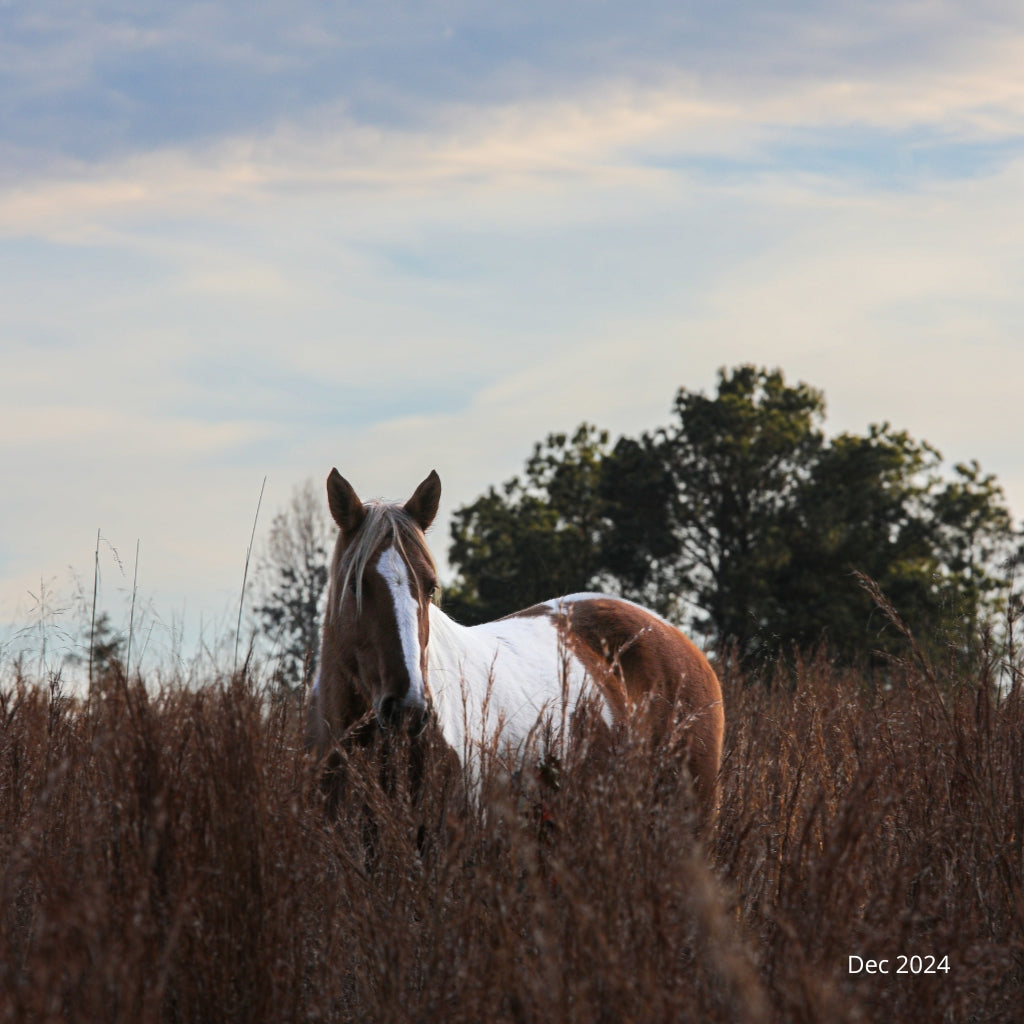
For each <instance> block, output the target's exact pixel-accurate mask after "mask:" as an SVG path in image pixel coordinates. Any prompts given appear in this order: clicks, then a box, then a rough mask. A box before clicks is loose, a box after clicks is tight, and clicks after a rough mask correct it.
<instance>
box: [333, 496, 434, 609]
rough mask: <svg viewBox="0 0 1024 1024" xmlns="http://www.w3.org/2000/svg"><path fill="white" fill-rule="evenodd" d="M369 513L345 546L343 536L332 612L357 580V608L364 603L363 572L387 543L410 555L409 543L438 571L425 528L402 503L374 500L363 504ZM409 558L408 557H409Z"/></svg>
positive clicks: (335, 568) (336, 560)
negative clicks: (407, 550)
mask: <svg viewBox="0 0 1024 1024" xmlns="http://www.w3.org/2000/svg"><path fill="white" fill-rule="evenodd" d="M363 508H364V509H365V510H366V515H365V516H364V518H363V521H362V523H361V524H360V526H359V529H358V530H357V531H356V536H355V538H354V539H353V540H352V541H351V543H350V544H348V546H347V547H345V546H343V544H342V538H341V536H340V535H339V537H338V543H337V544H336V545H335V548H334V556H333V558H332V559H331V588H332V590H331V597H330V602H329V603H330V605H331V608H332V611H333V612H334V613H335V614H337V612H338V610H339V609H340V607H341V602H342V599H343V598H344V596H345V591H346V590H348V588H349V586H350V585H351V583H352V582H353V580H354V581H355V593H356V611H357V612H359V611H361V610H362V605H363V574H364V573H365V572H366V566H367V565H368V564H369V561H370V558H371V557H372V556H373V554H374V553H375V552H376V551H378V550H380V548H381V547H382V546H384V545H386V544H387V543H391V544H394V545H395V547H396V548H398V552H399V554H400V555H401V556H402V557H403V558H406V553H405V551H406V546H407V545H408V546H409V547H410V548H412V549H413V550H415V551H417V552H419V553H420V554H421V555H422V556H423V557H424V558H425V559H426V561H427V563H428V564H429V565H430V567H431V569H432V570H433V571H434V572H435V573H436V572H437V564H436V563H435V562H434V556H433V555H432V554H431V553H430V548H428V547H427V541H426V538H425V537H424V536H423V531H422V530H421V529H420V528H419V526H418V525H417V524H416V523H415V522H414V521H413V518H412V516H410V515H409V513H408V512H406V511H405V509H404V508H402V506H401V505H393V504H390V503H388V502H385V501H371V502H367V503H366V504H364V505H363ZM406 560H408V559H407V558H406Z"/></svg>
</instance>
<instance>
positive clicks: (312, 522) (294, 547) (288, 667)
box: [254, 480, 334, 692]
mask: <svg viewBox="0 0 1024 1024" xmlns="http://www.w3.org/2000/svg"><path fill="white" fill-rule="evenodd" d="M333 544H334V527H333V524H332V523H331V521H330V518H329V517H328V516H327V514H326V512H325V503H324V499H323V497H322V494H321V490H320V488H319V487H317V486H316V485H315V484H314V482H313V481H312V480H307V481H306V482H305V483H304V484H302V485H300V486H298V487H296V488H295V489H294V491H293V492H292V498H291V502H290V503H289V505H288V507H287V508H286V509H285V510H284V511H282V512H279V513H278V514H277V515H276V516H275V517H274V519H273V520H272V522H271V524H270V530H269V533H268V535H267V541H266V548H265V550H264V552H263V554H262V556H261V557H260V559H259V560H258V563H257V572H256V580H257V582H256V590H257V594H258V597H257V601H258V604H257V605H256V607H255V610H254V614H255V616H256V620H257V623H258V626H259V628H260V629H261V630H262V632H263V633H264V634H265V636H266V638H267V639H268V640H269V641H270V643H271V645H272V647H273V650H274V652H275V654H276V657H277V668H276V670H275V680H276V682H277V684H278V686H279V687H281V688H282V689H283V690H285V691H292V692H301V691H302V689H303V688H304V687H305V686H306V685H307V684H308V683H309V681H310V680H311V679H312V677H313V674H314V671H315V663H316V657H317V654H318V650H319V642H320V621H321V617H322V612H323V608H322V600H323V596H324V594H325V592H326V589H327V573H328V561H329V558H330V552H331V550H332V547H333Z"/></svg>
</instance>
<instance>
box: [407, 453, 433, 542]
mask: <svg viewBox="0 0 1024 1024" xmlns="http://www.w3.org/2000/svg"><path fill="white" fill-rule="evenodd" d="M440 501H441V478H440V477H439V476H438V475H437V470H434V469H432V470H431V471H430V476H428V477H427V479H426V480H424V481H423V483H421V484H420V485H419V487H417V488H416V490H415V491H414V492H413V495H412V497H411V498H410V499H409V500H408V501H407V502H406V503H405V505H404V506H403V507H404V508H405V511H406V512H408V513H409V515H410V516H412V520H413V522H414V523H415V524H416V525H417V526H418V527H419V528H420V529H421V530H422V531H423V532H424V533H426V532H427V529H428V528H429V526H430V524H431V523H432V522H433V521H434V516H436V515H437V506H438V504H439V503H440Z"/></svg>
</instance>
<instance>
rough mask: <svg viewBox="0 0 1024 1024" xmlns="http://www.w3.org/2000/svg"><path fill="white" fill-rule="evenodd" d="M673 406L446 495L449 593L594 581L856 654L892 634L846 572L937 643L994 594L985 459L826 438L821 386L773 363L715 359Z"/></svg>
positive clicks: (562, 442) (487, 609)
mask: <svg viewBox="0 0 1024 1024" xmlns="http://www.w3.org/2000/svg"><path fill="white" fill-rule="evenodd" d="M673 413H674V419H673V421H672V422H671V423H670V424H669V425H668V426H667V427H664V428H661V429H658V430H656V431H654V432H651V433H645V434H643V435H641V436H640V437H639V438H635V439H634V438H627V437H623V438H620V439H619V441H618V442H617V443H616V445H615V447H614V448H613V449H612V450H610V451H609V450H608V445H607V435H606V434H604V433H602V432H599V431H597V430H596V428H594V427H591V426H587V425H584V426H583V427H581V428H580V430H579V431H577V433H576V435H575V436H574V437H573V438H572V440H571V441H568V440H566V438H565V435H552V436H550V437H549V438H548V439H547V444H546V447H542V446H541V445H537V446H536V447H535V449H534V453H533V456H532V457H531V459H530V460H529V461H528V462H527V471H526V477H525V481H520V480H519V478H514V479H512V480H510V481H509V482H508V483H507V484H506V485H505V487H504V492H503V493H499V492H497V491H496V490H494V489H493V488H492V489H491V490H490V491H489V492H488V493H487V495H485V496H484V497H483V498H481V499H479V500H478V501H477V502H475V503H473V504H472V505H469V506H467V507H466V508H464V509H460V510H458V511H457V512H456V523H455V526H454V527H453V541H454V543H453V546H452V559H451V560H452V562H453V564H454V565H456V566H457V567H458V568H459V570H460V578H459V581H458V585H457V594H458V595H459V596H460V597H462V598H464V599H465V600H466V606H467V607H468V608H469V609H470V610H471V611H472V612H473V613H474V616H475V617H476V618H477V619H479V618H489V617H494V615H496V614H504V613H506V612H508V611H511V610H513V609H514V608H516V607H521V606H522V605H523V604H528V603H530V602H532V601H536V600H539V599H541V598H543V597H550V596H553V595H555V594H559V593H564V592H566V591H568V590H572V589H590V588H592V587H595V586H597V585H600V586H602V587H603V588H605V589H609V590H611V591H613V592H618V593H621V594H623V595H625V596H628V597H633V598H635V599H637V600H640V601H642V602H643V603H645V604H648V605H651V606H653V607H655V608H656V609H657V610H659V611H661V612H662V614H664V615H666V616H668V617H669V618H672V619H674V620H676V621H687V622H688V624H689V625H691V626H692V625H696V626H698V627H700V628H702V629H704V630H705V631H706V632H708V633H710V634H711V635H712V636H713V637H714V638H715V639H717V640H719V641H727V642H731V643H734V644H736V645H737V648H738V650H739V652H740V653H741V655H742V657H743V658H744V659H746V660H748V661H759V660H763V659H765V658H771V657H774V656H775V655H776V654H777V653H778V652H779V651H780V650H784V651H785V650H787V649H789V648H790V647H792V646H793V645H796V646H798V647H801V648H808V647H811V646H814V645H815V644H817V643H820V642H822V641H827V643H828V644H829V645H830V647H831V648H832V649H833V650H834V651H835V652H836V653H838V654H840V655H842V656H844V657H847V658H856V657H858V656H860V655H862V654H864V653H865V652H867V651H870V650H873V649H876V648H879V647H882V648H885V647H886V646H887V645H888V644H889V643H890V642H892V636H891V633H890V632H887V629H886V623H885V621H884V617H883V616H881V615H880V614H879V613H878V612H877V611H876V610H875V608H874V605H873V603H872V601H871V599H870V597H869V595H868V594H867V593H866V592H865V591H864V589H863V588H862V587H861V586H860V585H859V583H858V581H857V577H856V575H855V574H856V573H857V572H861V573H864V574H866V575H868V576H870V577H871V578H872V579H874V580H876V581H877V582H878V583H879V585H880V587H881V589H882V591H883V592H884V593H885V594H886V595H887V596H888V597H889V598H890V600H891V601H892V603H893V604H894V605H895V607H896V608H897V609H898V610H899V611H900V613H901V615H902V616H903V617H904V620H905V621H906V622H908V623H909V624H910V626H911V627H912V628H913V629H915V631H917V632H918V634H919V637H921V638H925V639H926V640H929V641H934V642H935V643H943V644H948V643H953V644H956V645H961V646H962V645H963V644H964V643H965V642H966V640H967V639H968V638H970V637H971V636H973V635H974V634H975V633H976V632H977V629H978V627H979V624H980V623H981V622H982V621H983V620H984V619H985V617H986V616H987V615H988V614H990V612H991V611H992V609H993V608H994V606H995V603H996V602H997V600H999V599H1000V598H1001V596H1004V595H1005V593H1006V589H1007V581H1006V576H1007V573H1006V572H1005V571H1003V570H1001V568H1000V566H1001V564H1004V563H1005V562H1006V560H1007V558H1008V557H1009V555H1011V554H1012V552H1013V549H1014V545H1015V543H1016V540H1017V538H1016V536H1015V534H1014V532H1013V528H1012V523H1011V519H1010V515H1009V513H1008V511H1007V510H1006V508H1005V504H1004V500H1003V495H1002V492H1001V490H1000V489H999V487H998V485H997V484H996V482H995V480H994V478H993V477H991V476H986V475H983V474H982V473H981V470H980V469H979V468H978V466H977V465H976V464H973V463H972V464H970V465H958V466H956V467H954V469H953V471H952V475H950V474H948V473H944V472H943V470H942V458H941V455H940V454H939V453H938V452H937V451H936V450H935V449H934V448H932V447H931V446H930V445H928V444H926V443H924V442H917V441H915V440H914V439H913V438H911V437H910V436H909V435H908V434H906V433H905V432H900V431H895V430H893V429H892V428H891V427H890V426H889V425H888V424H882V425H875V426H871V427H870V428H869V430H868V433H867V434H866V435H864V436H860V435H856V434H850V433H846V434H841V435H839V436H837V437H835V438H833V439H831V440H828V439H826V437H825V435H824V432H823V429H822V426H823V422H824V417H825V401H824V396H823V394H822V393H821V392H820V391H819V390H817V389H815V388H812V387H810V386H808V385H807V384H804V383H798V384H796V385H790V384H787V382H786V380H785V378H784V376H783V374H782V373H781V371H779V370H766V369H759V368H756V367H753V366H740V367H737V368H735V369H733V370H731V371H727V370H722V371H720V373H719V378H718V386H717V391H716V393H715V394H714V395H712V396H710V397H709V396H706V395H704V394H702V393H699V392H693V391H688V390H687V389H685V388H682V389H680V390H679V391H678V393H677V395H676V398H675V402H674V406H673ZM595 442H598V443H595Z"/></svg>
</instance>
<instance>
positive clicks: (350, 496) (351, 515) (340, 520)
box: [327, 469, 366, 538]
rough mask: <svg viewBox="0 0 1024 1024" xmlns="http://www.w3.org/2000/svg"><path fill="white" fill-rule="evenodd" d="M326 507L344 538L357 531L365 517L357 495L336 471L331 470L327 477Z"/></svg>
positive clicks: (364, 511) (364, 510)
mask: <svg viewBox="0 0 1024 1024" xmlns="http://www.w3.org/2000/svg"><path fill="white" fill-rule="evenodd" d="M327 507H328V508H329V509H330V510H331V517H332V518H333V519H334V521H335V522H336V523H337V524H338V529H339V530H341V532H342V534H343V535H344V536H345V537H346V538H348V537H351V536H352V534H353V533H355V532H356V530H358V529H359V527H360V526H361V525H362V522H363V517H364V516H365V515H366V509H364V508H363V503H362V502H361V501H360V500H359V495H358V494H356V492H355V491H354V490H353V489H352V485H351V484H350V483H349V482H348V481H347V480H346V479H345V478H344V477H343V476H342V475H341V474H340V473H339V472H338V471H337V470H336V469H332V470H331V472H330V474H329V475H328V477H327Z"/></svg>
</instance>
